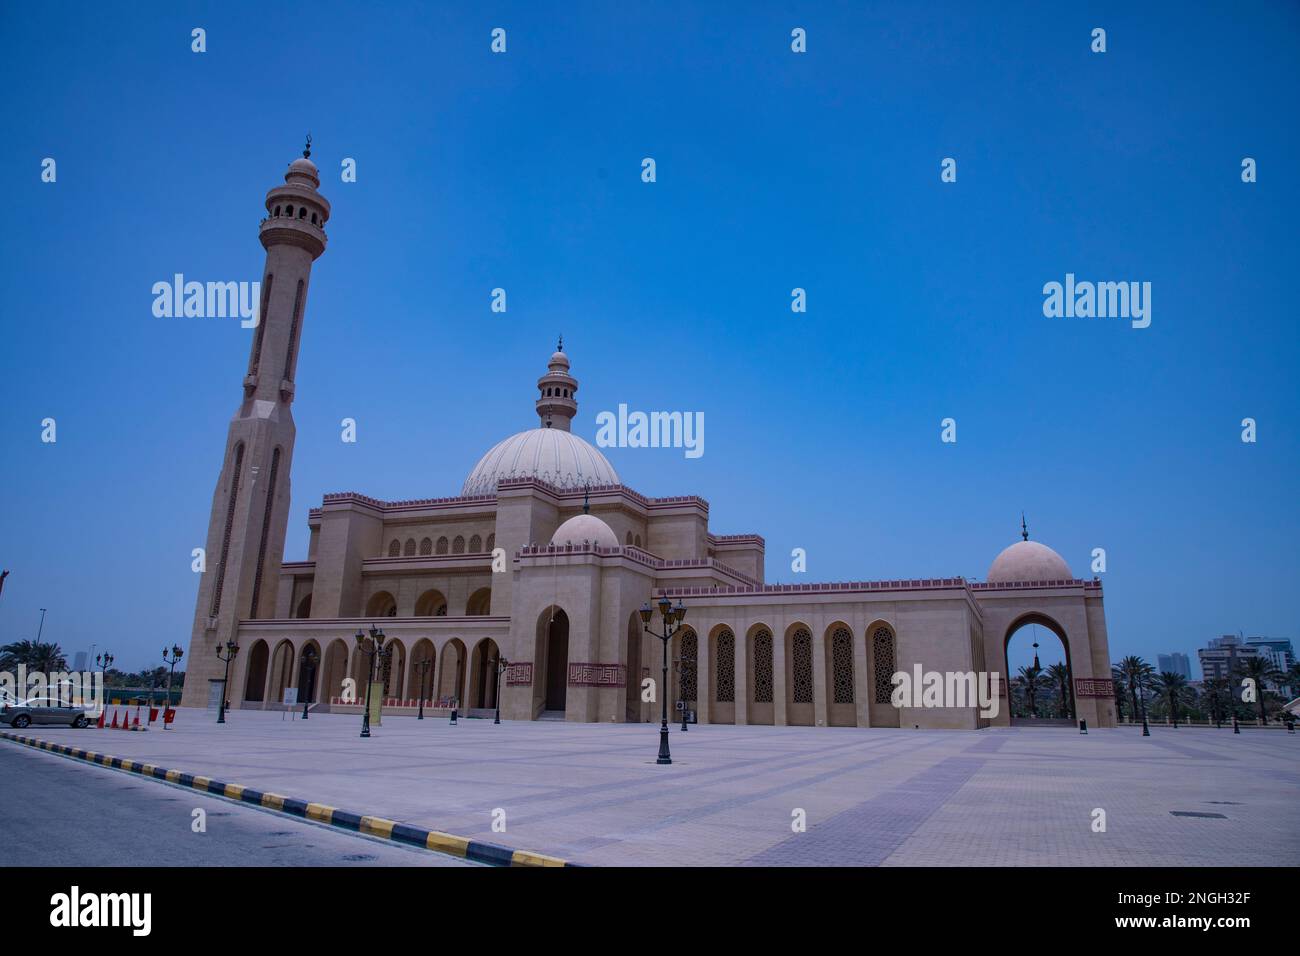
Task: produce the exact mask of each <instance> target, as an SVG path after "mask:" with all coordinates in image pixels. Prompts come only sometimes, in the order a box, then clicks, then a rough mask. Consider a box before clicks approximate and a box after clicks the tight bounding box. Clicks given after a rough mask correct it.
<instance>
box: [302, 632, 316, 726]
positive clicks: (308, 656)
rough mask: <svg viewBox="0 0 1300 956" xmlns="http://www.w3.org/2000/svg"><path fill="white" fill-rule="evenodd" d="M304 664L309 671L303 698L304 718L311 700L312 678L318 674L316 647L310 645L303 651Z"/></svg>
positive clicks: (304, 718)
mask: <svg viewBox="0 0 1300 956" xmlns="http://www.w3.org/2000/svg"><path fill="white" fill-rule="evenodd" d="M302 666H303V667H304V668H305V669H306V671H307V678H306V680H305V681H304V683H305V684H306V685H307V687H306V689H305V692H304V695H303V699H302V719H303V720H306V719H307V705H308V704H309V703H310V702H311V689H312V686H313V685H312V678H314V677H315V676H316V649H315V648H314V647H308V648H306V649H305V650H304V651H303V652H302Z"/></svg>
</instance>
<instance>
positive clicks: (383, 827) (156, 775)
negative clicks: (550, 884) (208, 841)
mask: <svg viewBox="0 0 1300 956" xmlns="http://www.w3.org/2000/svg"><path fill="white" fill-rule="evenodd" d="M0 739H3V740H12V741H13V742H14V743H19V744H25V745H26V746H28V747H34V748H36V749H37V750H46V751H49V752H50V753H56V754H61V755H63V756H65V757H71V758H73V759H74V760H84V761H86V762H88V763H94V764H99V765H100V766H102V767H111V768H113V769H114V770H125V771H127V772H128V773H137V774H140V775H141V776H143V777H152V778H153V779H155V780H165V781H166V782H167V783H174V784H177V785H178V786H182V787H189V788H190V789H192V790H198V791H199V792H201V793H208V794H214V795H216V796H218V797H226V798H227V799H230V800H238V801H239V802H240V803H249V804H252V805H253V806H257V807H262V808H263V809H265V810H275V811H277V812H279V813H287V814H289V815H290V816H294V817H302V818H303V819H305V820H314V821H315V822H317V823H324V824H328V825H329V826H335V827H338V828H340V829H342V830H351V831H352V832H354V833H364V834H367V835H368V836H374V837H382V838H383V839H385V840H392V841H393V842H395V843H405V844H407V845H408V846H418V847H423V848H424V849H426V850H433V851H434V852H436V853H447V854H449V855H451V856H459V857H463V858H465V859H467V860H473V861H475V862H476V863H487V864H489V865H492V866H578V865H579V864H577V863H573V862H571V861H569V860H561V859H559V858H558V857H554V856H546V855H544V854H541V853H530V852H529V851H527V850H515V849H512V848H511V847H508V846H499V845H497V844H495V843H483V842H481V841H479V840H470V839H467V838H465V837H458V836H452V835H451V834H450V833H442V832H440V831H438V830H426V829H424V828H423V827H416V826H411V825H410V824H409V823H397V822H395V821H393V820H385V819H384V818H383V817H376V816H369V815H366V814H361V813H355V812H353V811H351V810H340V809H338V808H337V807H329V806H326V805H325V804H323V803H309V802H307V801H306V800H298V799H295V798H294V797H284V796H281V795H280V794H278V793H263V792H262V791H260V790H254V789H252V788H251V787H243V786H240V785H239V784H237V783H223V782H222V781H220V780H213V779H212V778H210V777H201V776H199V775H198V774H192V773H184V772H182V771H180V770H168V769H167V768H166V767H158V766H155V765H154V764H150V763H141V762H140V761H138V760H124V759H123V758H121V757H114V756H112V755H110V754H101V753H96V752H95V751H93V750H82V749H81V748H80V747H69V746H67V745H66V744H56V743H52V742H51V741H48V740H37V739H36V738H35V737H24V736H23V735H21V734H11V733H5V732H0Z"/></svg>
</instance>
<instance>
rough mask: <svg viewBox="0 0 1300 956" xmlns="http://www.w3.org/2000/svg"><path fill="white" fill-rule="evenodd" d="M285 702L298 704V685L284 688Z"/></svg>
mask: <svg viewBox="0 0 1300 956" xmlns="http://www.w3.org/2000/svg"><path fill="white" fill-rule="evenodd" d="M284 702H285V703H286V704H296V703H298V688H296V687H286V688H285V689H284Z"/></svg>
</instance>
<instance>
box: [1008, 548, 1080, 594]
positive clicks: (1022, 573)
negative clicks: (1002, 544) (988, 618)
mask: <svg viewBox="0 0 1300 956" xmlns="http://www.w3.org/2000/svg"><path fill="white" fill-rule="evenodd" d="M987 580H988V582H989V583H990V584H1007V583H1010V582H1013V581H1073V580H1074V572H1073V571H1071V570H1070V566H1069V565H1068V564H1066V563H1065V559H1064V558H1063V557H1061V556H1060V555H1059V554H1057V553H1056V552H1055V551H1053V550H1052V549H1051V548H1049V547H1048V546H1047V545H1045V544H1039V543H1038V542H1037V541H1017V542H1016V543H1015V544H1013V545H1012V546H1011V547H1009V548H1006V549H1004V550H1003V552H1002V553H1001V554H999V555H998V556H997V557H996V558H995V559H994V560H993V565H992V566H991V567H990V568H989V573H988V578H987Z"/></svg>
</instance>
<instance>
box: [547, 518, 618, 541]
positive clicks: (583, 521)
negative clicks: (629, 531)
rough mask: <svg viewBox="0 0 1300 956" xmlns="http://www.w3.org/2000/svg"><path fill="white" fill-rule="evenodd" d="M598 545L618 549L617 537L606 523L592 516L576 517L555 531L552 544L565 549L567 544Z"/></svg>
mask: <svg viewBox="0 0 1300 956" xmlns="http://www.w3.org/2000/svg"><path fill="white" fill-rule="evenodd" d="M587 542H591V543H592V544H598V545H600V546H601V547H602V548H617V547H618V535H616V534H615V533H614V532H613V531H612V530H611V529H610V527H609V525H607V524H605V522H603V521H601V520H600V519H599V518H597V517H596V516H595V515H592V514H580V515H574V516H573V517H572V518H570V519H569V520H568V521H566V522H564V524H562V525H560V526H559V527H558V528H556V529H555V534H553V535H552V536H551V544H553V545H557V546H559V547H563V546H564V545H566V544H586V543H587Z"/></svg>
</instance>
